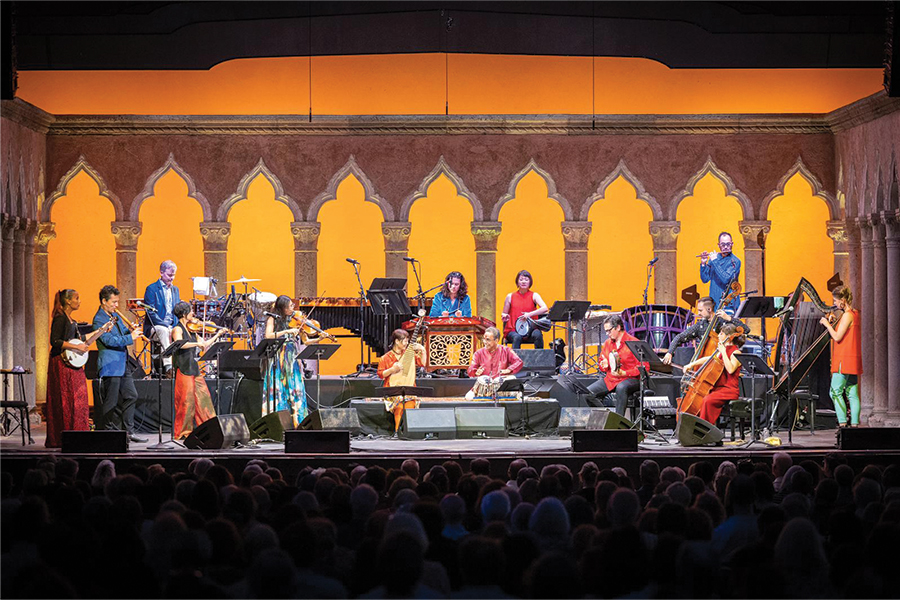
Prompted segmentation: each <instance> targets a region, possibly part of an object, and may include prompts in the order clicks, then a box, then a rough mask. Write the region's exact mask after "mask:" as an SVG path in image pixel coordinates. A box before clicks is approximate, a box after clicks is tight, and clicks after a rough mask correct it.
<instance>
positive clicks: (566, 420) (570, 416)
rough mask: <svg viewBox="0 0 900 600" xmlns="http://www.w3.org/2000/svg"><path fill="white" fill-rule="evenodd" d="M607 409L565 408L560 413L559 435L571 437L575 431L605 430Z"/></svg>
mask: <svg viewBox="0 0 900 600" xmlns="http://www.w3.org/2000/svg"><path fill="white" fill-rule="evenodd" d="M605 412H609V411H608V410H607V409H605V408H571V407H567V408H563V409H562V410H561V411H560V413H559V435H561V436H569V435H572V431H574V430H575V429H603V425H604V423H605V421H606V415H604V414H603V413H605Z"/></svg>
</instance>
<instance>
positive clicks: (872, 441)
mask: <svg viewBox="0 0 900 600" xmlns="http://www.w3.org/2000/svg"><path fill="white" fill-rule="evenodd" d="M838 448H840V449H841V450H897V449H898V448H900V427H841V428H839V429H838Z"/></svg>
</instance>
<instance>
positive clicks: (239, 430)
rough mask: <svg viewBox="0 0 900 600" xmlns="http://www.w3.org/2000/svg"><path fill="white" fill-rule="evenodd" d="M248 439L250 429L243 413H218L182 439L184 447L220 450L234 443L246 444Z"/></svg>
mask: <svg viewBox="0 0 900 600" xmlns="http://www.w3.org/2000/svg"><path fill="white" fill-rule="evenodd" d="M249 441H250V429H249V428H248V427H247V419H245V418H244V415H243V414H240V413H238V414H236V415H218V416H216V417H213V418H212V419H210V420H209V421H206V422H204V423H201V424H200V425H199V426H198V427H197V428H196V429H194V431H192V432H191V434H190V435H189V436H187V438H185V440H184V445H185V447H186V448H190V449H192V450H196V449H203V450H221V449H222V448H230V447H231V446H233V445H234V444H235V443H241V444H246V443H247V442H249Z"/></svg>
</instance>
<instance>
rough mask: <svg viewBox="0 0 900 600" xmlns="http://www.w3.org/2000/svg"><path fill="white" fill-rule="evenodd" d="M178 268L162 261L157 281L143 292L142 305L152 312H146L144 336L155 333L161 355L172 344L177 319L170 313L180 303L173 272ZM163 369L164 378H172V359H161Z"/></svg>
mask: <svg viewBox="0 0 900 600" xmlns="http://www.w3.org/2000/svg"><path fill="white" fill-rule="evenodd" d="M177 270H178V266H177V265H176V264H175V263H174V262H172V261H171V260H164V261H163V262H162V263H161V264H160V265H159V279H157V280H156V281H154V282H153V283H151V284H150V285H148V286H147V289H146V290H145V291H144V304H145V305H147V306H149V307H151V308H152V309H153V310H149V309H148V310H147V318H146V319H144V335H145V336H147V337H148V338H151V339H152V338H153V336H152V335H151V329H152V330H153V331H155V332H156V338H157V339H158V340H159V344H160V347H161V349H160V354H162V353H163V352H164V351H165V349H166V348H168V347H169V344H170V343H172V327H174V326H175V323H176V322H177V321H178V318H177V317H176V316H175V314H174V313H173V312H172V310H173V308H174V307H175V305H176V304H178V303H179V302H180V301H181V298H180V297H179V295H178V286H176V285H175V284H174V281H175V272H176V271H177ZM163 368H164V370H165V372H166V373H165V374H166V377H168V378H170V379H171V378H172V376H173V375H174V373H173V372H172V357H171V356H170V357H168V358H164V359H163Z"/></svg>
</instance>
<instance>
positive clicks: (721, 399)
mask: <svg viewBox="0 0 900 600" xmlns="http://www.w3.org/2000/svg"><path fill="white" fill-rule="evenodd" d="M737 330H738V326H737V325H734V324H732V323H728V324H726V325H723V326H722V330H721V331H720V332H719V345H718V346H717V347H716V352H717V353H718V355H719V357H720V358H721V359H722V364H723V365H724V367H725V369H724V370H723V371H722V374H721V375H719V379H717V380H716V382H715V384H713V388H712V390H711V391H710V392H709V394H707V396H706V397H705V398H704V399H703V405H702V406H701V407H700V414H699V415H698V416H699V417H700V418H701V419H703V420H704V421H708V422H710V423H712V424H713V425H715V424H716V421H717V420H718V419H719V415H720V414H722V408H723V407H724V406H725V405H726V404H727V403H728V402H731V401H732V400H737V398H738V395H739V394H740V382H741V363H740V361H738V359H737V357H736V356H735V354H740V352H739V351H740V349H741V346H743V345H744V342H745V341H746V338H745V337H744V335H743V334H741V335H737V336H736V337H733V336H735V334H737ZM732 338H733V339H732ZM707 360H709V357H708V356H704V357H703V358H698V359H697V360H695V361H692V362H689V363H688V364H686V365H684V370H685V371H691V370H693V369H695V368H697V367H700V366H702V365H703V364H705V363H706V361H707Z"/></svg>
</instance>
